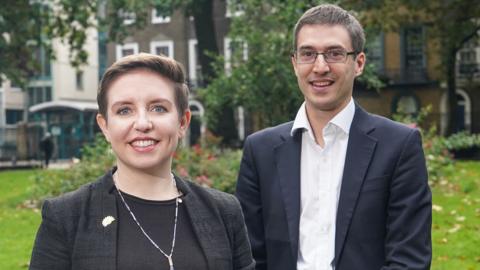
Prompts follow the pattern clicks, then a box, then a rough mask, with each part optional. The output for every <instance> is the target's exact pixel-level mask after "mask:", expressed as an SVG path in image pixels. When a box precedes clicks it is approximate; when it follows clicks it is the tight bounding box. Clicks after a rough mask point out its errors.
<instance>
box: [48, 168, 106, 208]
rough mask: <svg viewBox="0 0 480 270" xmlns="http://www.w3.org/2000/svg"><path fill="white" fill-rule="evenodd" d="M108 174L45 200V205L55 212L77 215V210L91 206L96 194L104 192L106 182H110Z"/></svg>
mask: <svg viewBox="0 0 480 270" xmlns="http://www.w3.org/2000/svg"><path fill="white" fill-rule="evenodd" d="M107 178H108V173H107V174H105V175H103V176H101V177H99V178H98V179H96V180H95V181H92V182H89V183H87V184H84V185H82V186H80V187H79V188H77V189H76V190H74V191H70V192H67V193H64V194H62V195H60V196H57V197H53V198H48V199H45V201H44V205H48V206H49V208H51V209H52V210H54V211H62V212H65V213H67V214H68V213H70V214H71V215H75V213H76V209H79V208H81V207H82V206H83V205H86V204H89V202H90V200H91V198H92V196H94V195H95V193H96V192H99V191H101V190H102V188H103V186H104V184H105V182H106V181H108V179H107Z"/></svg>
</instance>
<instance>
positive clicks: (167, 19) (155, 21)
mask: <svg viewBox="0 0 480 270" xmlns="http://www.w3.org/2000/svg"><path fill="white" fill-rule="evenodd" d="M169 22H170V16H159V15H158V14H157V9H156V8H152V24H159V23H169Z"/></svg>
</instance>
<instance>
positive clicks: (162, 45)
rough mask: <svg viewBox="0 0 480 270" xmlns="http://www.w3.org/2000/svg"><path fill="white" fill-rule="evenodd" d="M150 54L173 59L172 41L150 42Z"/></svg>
mask: <svg viewBox="0 0 480 270" xmlns="http://www.w3.org/2000/svg"><path fill="white" fill-rule="evenodd" d="M150 53H152V54H156V55H161V54H163V55H166V56H168V57H170V58H173V41H171V40H167V41H152V42H150Z"/></svg>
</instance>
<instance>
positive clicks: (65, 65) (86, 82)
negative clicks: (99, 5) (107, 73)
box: [51, 29, 99, 101]
mask: <svg viewBox="0 0 480 270" xmlns="http://www.w3.org/2000/svg"><path fill="white" fill-rule="evenodd" d="M53 46H54V49H55V52H56V56H57V59H56V60H55V61H52V63H51V68H52V80H53V89H52V99H53V100H83V101H95V100H96V97H97V87H98V81H99V78H98V33H97V30H96V29H90V30H89V31H88V32H87V42H86V44H85V49H86V50H87V52H88V56H89V57H88V61H87V64H85V65H83V66H81V67H80V68H79V70H80V71H82V72H83V90H79V89H77V84H76V74H77V70H76V69H75V68H73V67H72V66H71V65H70V59H69V47H68V46H67V45H66V44H64V43H61V42H60V41H59V40H55V41H54V43H53Z"/></svg>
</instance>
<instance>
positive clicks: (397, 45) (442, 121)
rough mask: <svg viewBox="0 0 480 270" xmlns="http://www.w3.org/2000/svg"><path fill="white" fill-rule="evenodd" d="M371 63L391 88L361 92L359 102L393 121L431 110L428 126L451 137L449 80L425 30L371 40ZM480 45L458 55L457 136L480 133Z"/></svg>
mask: <svg viewBox="0 0 480 270" xmlns="http://www.w3.org/2000/svg"><path fill="white" fill-rule="evenodd" d="M367 39H373V41H372V40H369V44H368V45H367V49H366V51H367V62H369V63H374V64H375V66H376V69H377V73H378V74H379V76H380V78H382V79H383V81H384V82H385V84H386V86H385V87H384V88H383V89H381V90H380V91H378V92H375V91H372V90H363V89H359V90H358V91H357V89H356V90H355V91H354V97H355V98H356V100H357V101H358V102H359V103H360V104H361V105H362V106H363V107H365V108H366V109H367V110H369V111H370V112H374V113H377V114H380V115H384V116H387V117H392V115H394V114H395V113H398V112H400V111H402V112H404V113H408V114H417V113H418V112H419V111H420V110H421V108H422V107H426V106H431V111H430V113H429V115H428V117H427V121H429V122H430V123H434V124H436V125H437V130H438V131H439V132H440V133H441V134H445V131H446V125H447V114H448V111H447V89H446V78H444V77H443V75H442V74H441V73H440V70H439V65H440V62H439V61H440V57H439V56H438V55H437V50H436V48H435V47H434V46H435V43H434V40H432V39H429V38H428V27H426V26H424V25H416V26H408V27H403V28H402V29H401V30H400V31H399V32H392V33H381V34H379V35H378V36H375V37H367ZM479 52H480V51H479V46H478V40H472V41H471V42H470V43H469V44H466V45H465V48H463V49H462V50H461V51H460V52H459V53H458V55H457V73H456V81H457V89H456V91H457V98H458V103H457V112H458V115H457V118H458V119H456V121H455V122H456V125H457V126H456V127H454V128H455V130H456V131H465V132H471V133H480V125H479V124H477V123H480V95H479V94H480V86H479V82H480V80H479V79H480V73H479V69H478V66H479V63H480V58H479Z"/></svg>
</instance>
